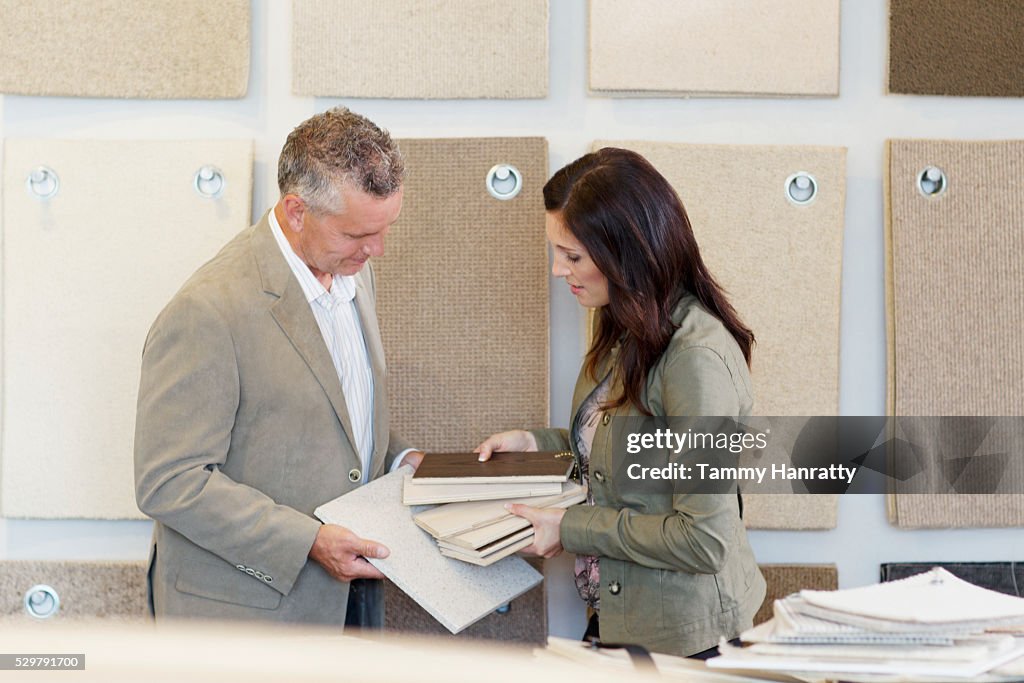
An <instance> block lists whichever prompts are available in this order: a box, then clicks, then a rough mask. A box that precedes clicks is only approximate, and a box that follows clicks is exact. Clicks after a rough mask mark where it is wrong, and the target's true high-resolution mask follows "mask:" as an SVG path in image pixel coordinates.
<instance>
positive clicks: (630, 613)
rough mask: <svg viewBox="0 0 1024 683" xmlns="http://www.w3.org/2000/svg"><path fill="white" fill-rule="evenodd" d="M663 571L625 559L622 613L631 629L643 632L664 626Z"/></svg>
mask: <svg viewBox="0 0 1024 683" xmlns="http://www.w3.org/2000/svg"><path fill="white" fill-rule="evenodd" d="M663 574H664V572H663V571H661V570H660V569H651V568H649V567H641V566H640V565H638V564H634V563H633V562H623V563H622V577H623V580H622V607H623V615H622V616H623V621H624V625H625V627H626V631H628V632H629V633H631V634H634V635H641V634H650V633H657V632H658V631H660V630H661V628H662V626H663V620H662V611H661V602H662V600H663V599H664V593H663V586H662V575H663ZM601 599H602V600H603V599H604V597H603V596H602V598H601Z"/></svg>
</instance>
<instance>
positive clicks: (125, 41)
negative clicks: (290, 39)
mask: <svg viewBox="0 0 1024 683" xmlns="http://www.w3.org/2000/svg"><path fill="white" fill-rule="evenodd" d="M249 14H250V7H249V2H248V0H219V1H218V2H207V1H206V0H132V1H131V2H124V1H123V0H75V2H49V1H47V2H22V1H21V0H0V34H2V35H3V40H0V92H4V93H12V94H19V95H59V96H75V97H121V98H147V99H210V98H237V97H243V96H244V95H245V92H246V89H247V86H248V82H249V52H250V28H249V24H250V16H249Z"/></svg>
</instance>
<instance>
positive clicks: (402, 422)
mask: <svg viewBox="0 0 1024 683" xmlns="http://www.w3.org/2000/svg"><path fill="white" fill-rule="evenodd" d="M400 144H401V147H402V151H403V152H404V153H405V155H406V159H407V165H408V168H409V176H408V179H407V180H406V184H405V204H404V207H403V209H402V216H401V218H400V219H399V221H398V223H396V224H395V226H394V228H393V229H392V231H391V233H390V235H389V236H388V242H387V248H386V251H385V253H384V256H383V257H381V258H378V259H374V265H375V270H376V274H377V314H378V316H379V318H380V328H381V335H382V337H383V341H384V348H385V349H387V362H388V395H389V398H390V402H391V410H392V425H393V428H394V429H395V430H396V431H397V432H398V433H400V434H401V435H402V436H403V437H405V438H406V439H408V440H410V441H411V442H412V443H414V444H416V445H417V446H419V447H420V448H424V449H427V450H432V451H462V450H469V449H472V448H474V447H475V446H476V445H477V444H479V443H480V442H481V441H482V440H483V439H484V438H486V437H487V436H489V435H490V434H492V433H494V432H496V431H501V430H504V429H509V428H512V427H530V426H535V425H546V424H547V422H548V384H549V380H548V274H547V273H548V268H547V251H546V244H545V237H544V205H543V202H542V199H541V194H540V193H541V188H542V187H543V185H544V182H545V180H546V179H547V143H546V142H545V140H544V139H542V138H461V139H444V140H441V139H435V140H426V139H420V140H402V141H401V142H400ZM496 164H511V165H513V166H515V167H516V168H518V169H519V171H520V172H521V174H522V177H523V190H522V192H521V193H520V194H519V195H518V196H516V197H514V198H513V199H510V200H500V199H495V198H494V197H492V196H491V195H490V194H488V192H487V189H486V186H485V178H486V176H487V172H488V170H489V169H490V168H491V167H492V166H494V165H496Z"/></svg>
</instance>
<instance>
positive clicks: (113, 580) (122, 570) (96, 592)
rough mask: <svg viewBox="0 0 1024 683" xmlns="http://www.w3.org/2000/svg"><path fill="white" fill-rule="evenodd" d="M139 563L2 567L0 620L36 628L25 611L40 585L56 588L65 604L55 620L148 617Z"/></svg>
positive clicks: (24, 563) (12, 562)
mask: <svg viewBox="0 0 1024 683" xmlns="http://www.w3.org/2000/svg"><path fill="white" fill-rule="evenodd" d="M147 565H148V563H147V562H144V561H139V562H81V561H60V562H53V561H50V562H47V561H34V560H33V561H26V560H5V561H3V562H0V620H3V621H10V622H21V623H26V622H29V623H36V622H37V619H36V618H35V617H32V616H31V615H29V614H28V612H26V611H25V603H24V600H25V593H26V592H28V591H29V589H31V588H33V587H34V586H37V585H41V584H42V585H46V586H49V587H50V588H52V589H53V590H54V591H55V592H56V593H57V597H58V599H59V600H60V607H59V609H58V611H57V613H56V614H54V615H53V616H52V617H49V618H48V622H47V623H49V622H50V621H63V620H69V619H70V620H82V619H97V618H100V619H116V620H121V621H143V620H146V619H148V617H149V605H148V603H147V598H146V567H147Z"/></svg>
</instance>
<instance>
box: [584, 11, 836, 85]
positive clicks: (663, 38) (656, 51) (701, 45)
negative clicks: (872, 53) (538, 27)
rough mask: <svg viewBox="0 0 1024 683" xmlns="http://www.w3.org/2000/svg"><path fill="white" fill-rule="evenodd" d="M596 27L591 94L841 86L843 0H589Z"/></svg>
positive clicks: (591, 23) (592, 24)
mask: <svg viewBox="0 0 1024 683" xmlns="http://www.w3.org/2000/svg"><path fill="white" fill-rule="evenodd" d="M589 30H590V90H591V92H592V93H594V94H606V95H612V96H628V95H639V96H644V95H664V96H672V95H681V96H764V97H804V96H806V97H833V96H836V95H838V94H839V0H814V2H806V1H805V0H590V17H589Z"/></svg>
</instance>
